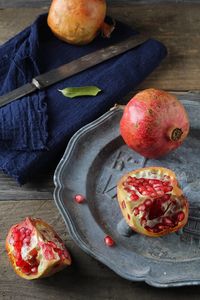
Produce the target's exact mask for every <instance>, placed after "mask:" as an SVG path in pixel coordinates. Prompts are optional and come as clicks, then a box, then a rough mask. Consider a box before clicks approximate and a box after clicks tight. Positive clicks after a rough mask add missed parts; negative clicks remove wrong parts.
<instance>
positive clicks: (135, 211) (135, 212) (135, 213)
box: [133, 207, 139, 216]
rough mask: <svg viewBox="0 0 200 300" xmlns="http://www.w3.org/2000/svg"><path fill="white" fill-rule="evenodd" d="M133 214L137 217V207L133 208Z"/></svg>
mask: <svg viewBox="0 0 200 300" xmlns="http://www.w3.org/2000/svg"><path fill="white" fill-rule="evenodd" d="M133 213H134V215H135V216H137V215H138V214H139V209H138V208H137V207H136V208H134V210H133Z"/></svg>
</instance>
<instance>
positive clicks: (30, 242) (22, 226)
mask: <svg viewBox="0 0 200 300" xmlns="http://www.w3.org/2000/svg"><path fill="white" fill-rule="evenodd" d="M6 250H7V253H8V256H9V258H10V261H11V263H12V266H13V268H14V270H15V272H16V273H17V274H18V275H19V276H21V277H23V278H25V279H29V280H31V279H36V278H41V277H47V276H50V275H52V274H54V273H56V272H58V271H60V270H62V269H64V268H65V267H66V266H68V265H70V264H71V258H70V255H69V253H68V251H67V250H66V248H65V246H64V243H63V241H62V240H61V239H60V238H59V236H58V235H57V234H56V232H55V231H54V230H53V228H52V227H51V226H50V225H48V224H47V223H45V222H44V221H43V220H41V219H35V218H26V219H25V220H23V221H22V222H21V223H19V224H16V225H13V226H12V227H11V228H10V230H9V233H8V235H7V238H6Z"/></svg>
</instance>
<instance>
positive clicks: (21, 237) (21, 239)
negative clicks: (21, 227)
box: [20, 233, 26, 241]
mask: <svg viewBox="0 0 200 300" xmlns="http://www.w3.org/2000/svg"><path fill="white" fill-rule="evenodd" d="M25 237H26V235H25V233H22V234H21V236H20V241H23V240H24V238H25Z"/></svg>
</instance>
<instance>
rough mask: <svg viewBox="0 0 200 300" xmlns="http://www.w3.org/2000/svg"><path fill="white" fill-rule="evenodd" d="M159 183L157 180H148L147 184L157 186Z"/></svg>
mask: <svg viewBox="0 0 200 300" xmlns="http://www.w3.org/2000/svg"><path fill="white" fill-rule="evenodd" d="M160 182H161V181H160V180H158V179H150V180H149V184H152V185H153V184H157V183H160Z"/></svg>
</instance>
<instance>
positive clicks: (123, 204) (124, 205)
mask: <svg viewBox="0 0 200 300" xmlns="http://www.w3.org/2000/svg"><path fill="white" fill-rule="evenodd" d="M121 205H122V209H125V208H126V203H125V201H124V200H123V201H122V204H121Z"/></svg>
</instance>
